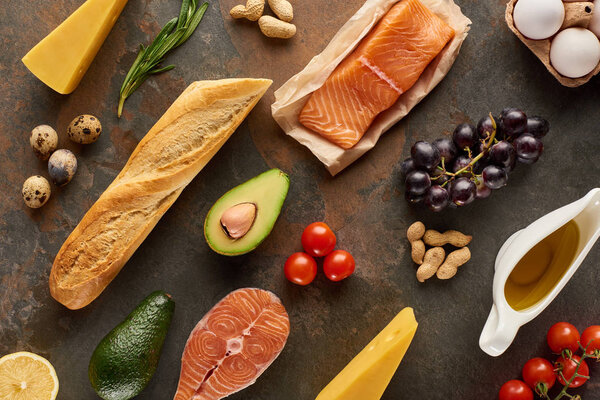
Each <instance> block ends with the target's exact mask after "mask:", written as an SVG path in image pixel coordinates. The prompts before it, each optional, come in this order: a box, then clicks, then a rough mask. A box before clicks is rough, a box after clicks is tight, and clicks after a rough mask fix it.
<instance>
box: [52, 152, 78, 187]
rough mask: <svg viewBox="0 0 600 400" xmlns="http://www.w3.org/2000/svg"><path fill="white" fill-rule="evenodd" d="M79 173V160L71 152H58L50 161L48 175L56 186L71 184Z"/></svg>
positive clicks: (53, 154)
mask: <svg viewBox="0 0 600 400" xmlns="http://www.w3.org/2000/svg"><path fill="white" fill-rule="evenodd" d="M75 172H77V158H76V157H75V154H73V153H72V152H71V151H70V150H67V149H60V150H56V151H55V152H54V153H52V155H51V156H50V159H49V160H48V173H49V174H50V178H51V179H52V182H53V183H54V184H55V185H56V186H64V185H66V184H67V183H69V182H71V179H73V176H74V175H75Z"/></svg>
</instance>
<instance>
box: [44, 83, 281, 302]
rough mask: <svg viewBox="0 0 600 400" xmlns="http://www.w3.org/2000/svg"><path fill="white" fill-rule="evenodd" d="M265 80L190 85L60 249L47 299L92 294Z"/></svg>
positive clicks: (247, 108) (89, 298)
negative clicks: (49, 294)
mask: <svg viewBox="0 0 600 400" xmlns="http://www.w3.org/2000/svg"><path fill="white" fill-rule="evenodd" d="M271 83H272V82H271V81H270V80H266V79H226V80H220V81H202V82H195V83H193V84H191V85H190V86H189V87H188V88H187V89H186V90H185V91H184V92H183V93H182V94H181V96H179V98H178V99H177V100H176V101H175V102H174V103H173V104H172V105H171V107H170V108H169V109H168V110H167V111H166V112H165V114H164V115H163V116H162V117H161V118H160V120H158V122H157V123H156V124H155V125H154V126H153V127H152V129H150V131H149V132H148V133H147V134H146V136H145V137H144V138H143V139H142V140H141V141H140V143H139V144H138V146H137V147H136V149H135V150H134V151H133V153H132V154H131V157H130V158H129V161H128V162H127V164H126V165H125V167H124V168H123V170H122V171H121V173H120V174H119V175H118V176H117V177H116V179H115V180H114V181H113V182H112V183H111V185H110V186H109V187H108V188H107V189H106V191H105V192H104V193H103V194H102V195H101V196H100V198H99V199H98V201H97V202H96V203H95V204H94V205H93V206H92V208H90V210H89V211H88V212H87V213H86V214H85V216H84V217H83V219H82V220H81V222H80V223H79V225H77V227H76V228H75V230H74V231H73V232H72V233H71V235H69V237H68V238H67V240H66V241H65V243H64V244H63V246H62V247H61V249H60V251H59V252H58V255H57V256H56V259H55V260H54V264H53V265H52V271H51V273H50V282H49V283H50V293H51V294H52V297H54V298H55V299H56V300H57V301H59V302H60V303H62V304H64V305H65V306H66V307H68V308H70V309H79V308H82V307H85V306H86V305H88V304H89V303H91V302H92V301H93V300H94V299H95V298H96V297H98V296H99V295H100V293H101V292H102V291H103V290H104V288H106V286H108V284H109V283H110V282H111V281H112V280H113V279H114V277H115V276H116V275H117V274H118V273H119V271H120V270H121V268H123V266H124V265H125V263H126V262H127V260H128V259H129V258H130V257H131V255H132V254H133V252H134V251H135V250H136V249H137V248H138V246H139V245H140V244H141V243H142V241H143V240H144V239H145V238H146V236H148V234H149V233H150V231H151V230H152V229H153V228H154V226H155V225H156V224H157V223H158V220H159V219H160V218H161V217H162V216H163V214H164V213H165V212H166V211H167V210H168V209H169V207H170V206H171V205H172V204H173V202H174V201H175V200H176V199H177V197H178V196H179V194H180V193H181V191H182V190H183V189H184V188H185V187H186V185H187V184H188V183H189V182H190V181H191V180H192V179H193V178H194V177H195V176H196V174H198V172H200V170H202V168H203V167H204V166H205V165H206V164H207V163H208V161H209V160H210V159H211V158H212V157H213V155H214V154H215V153H216V152H217V151H218V150H219V149H220V148H221V146H222V145H223V144H224V143H225V141H226V140H227V139H228V138H229V136H231V134H232V133H233V132H234V131H235V130H236V128H237V127H238V126H239V125H240V124H241V123H242V121H243V120H244V118H245V117H246V116H247V115H248V113H249V112H250V111H251V110H252V108H253V107H254V106H255V105H256V103H258V101H259V100H260V98H261V97H262V96H263V94H264V93H265V92H266V90H267V89H268V88H269V86H270V85H271Z"/></svg>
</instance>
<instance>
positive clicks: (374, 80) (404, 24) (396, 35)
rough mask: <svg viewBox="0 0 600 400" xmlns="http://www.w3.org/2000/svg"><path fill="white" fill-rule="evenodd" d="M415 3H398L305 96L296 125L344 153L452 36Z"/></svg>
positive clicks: (409, 86)
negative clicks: (341, 149)
mask: <svg viewBox="0 0 600 400" xmlns="http://www.w3.org/2000/svg"><path fill="white" fill-rule="evenodd" d="M454 33H455V32H454V29H452V28H451V27H450V26H449V25H448V24H446V23H445V22H444V21H442V20H441V19H440V18H439V17H438V16H437V15H435V14H434V13H432V12H431V11H430V10H429V9H428V8H427V7H425V6H424V5H423V4H421V3H420V2H419V0H402V1H400V2H399V3H398V4H396V5H395V6H394V7H392V8H391V9H390V11H388V13H387V14H386V15H385V16H384V17H383V18H382V19H381V21H380V22H379V24H377V26H376V27H375V28H374V29H373V30H372V31H371V32H370V33H369V34H368V35H367V36H366V37H365V38H364V39H363V40H362V41H361V43H360V44H359V46H358V47H357V48H356V49H355V50H354V51H353V52H352V53H351V54H350V55H348V57H346V59H345V60H344V61H342V63H340V65H338V67H337V68H336V69H335V70H334V71H333V73H332V74H331V76H329V78H328V79H327V81H325V84H323V86H321V87H320V88H319V89H317V90H316V91H315V92H313V94H312V95H311V96H310V98H309V100H308V102H307V103H306V105H305V106H304V108H303V109H302V112H301V113H300V117H299V121H300V123H301V124H302V125H304V126H306V127H307V128H309V129H311V130H313V131H315V132H317V133H319V134H320V135H321V136H323V137H324V138H326V139H328V140H329V141H331V142H333V143H335V144H337V145H338V146H340V147H342V148H344V149H349V148H351V147H353V146H354V145H355V144H356V143H358V141H359V140H360V139H361V138H362V136H363V135H364V134H365V132H366V131H367V129H369V126H370V125H371V123H372V122H373V120H374V119H375V117H377V115H379V114H380V113H381V112H382V111H385V110H387V109H388V108H390V107H391V106H392V105H393V104H394V103H395V102H396V101H397V100H398V97H400V95H401V94H402V93H404V92H406V91H407V90H408V89H410V88H411V87H412V86H413V85H414V84H415V82H416V81H417V80H418V79H419V77H420V76H421V74H422V73H423V71H424V70H425V68H426V67H427V65H429V63H430V62H431V61H432V60H433V59H434V58H435V57H436V56H437V55H438V54H439V53H440V51H442V49H443V48H444V47H445V46H446V44H447V43H448V42H449V41H450V40H451V39H452V38H453V37H454Z"/></svg>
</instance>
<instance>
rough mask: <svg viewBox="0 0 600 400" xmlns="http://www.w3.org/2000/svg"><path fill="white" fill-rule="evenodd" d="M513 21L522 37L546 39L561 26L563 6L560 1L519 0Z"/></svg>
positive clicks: (563, 16)
mask: <svg viewBox="0 0 600 400" xmlns="http://www.w3.org/2000/svg"><path fill="white" fill-rule="evenodd" d="M513 19H514V21H515V26H516V28H517V29H518V30H519V32H521V33H522V34H523V36H525V37H528V38H529V39H533V40H541V39H547V38H549V37H550V36H552V35H554V34H555V33H556V32H558V30H559V29H560V27H561V26H562V24H563V21H564V19H565V6H564V4H563V2H562V0H519V1H517V4H516V5H515V9H514V11H513Z"/></svg>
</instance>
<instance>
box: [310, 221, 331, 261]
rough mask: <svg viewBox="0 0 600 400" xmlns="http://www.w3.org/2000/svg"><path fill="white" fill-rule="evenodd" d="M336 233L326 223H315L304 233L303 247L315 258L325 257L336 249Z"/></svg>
mask: <svg viewBox="0 0 600 400" xmlns="http://www.w3.org/2000/svg"><path fill="white" fill-rule="evenodd" d="M335 241H336V240H335V233H333V231H332V230H331V228H329V227H328V226H327V224H326V223H324V222H314V223H312V224H310V225H309V226H307V227H306V228H305V229H304V232H302V247H304V251H306V252H307V253H308V254H310V255H311V256H313V257H325V256H326V255H327V254H329V253H331V251H332V250H333V249H334V248H335Z"/></svg>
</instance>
